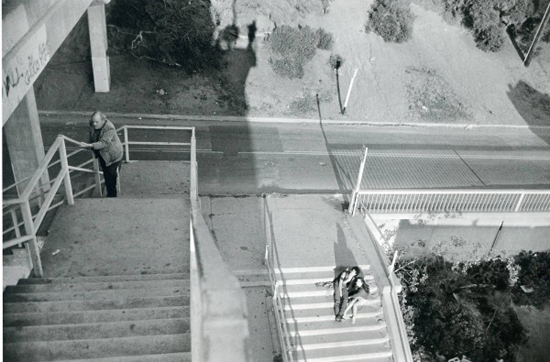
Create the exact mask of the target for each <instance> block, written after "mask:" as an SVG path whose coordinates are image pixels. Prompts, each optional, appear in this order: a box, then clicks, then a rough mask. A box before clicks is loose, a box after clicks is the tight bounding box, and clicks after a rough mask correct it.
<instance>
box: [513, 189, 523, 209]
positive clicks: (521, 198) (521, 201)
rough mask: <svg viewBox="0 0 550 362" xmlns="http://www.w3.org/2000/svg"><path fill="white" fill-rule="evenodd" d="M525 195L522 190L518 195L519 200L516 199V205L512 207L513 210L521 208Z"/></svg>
mask: <svg viewBox="0 0 550 362" xmlns="http://www.w3.org/2000/svg"><path fill="white" fill-rule="evenodd" d="M524 197H525V193H524V192H522V193H521V196H520V197H519V200H518V203H517V204H516V207H515V209H514V212H518V211H519V209H520V208H521V204H522V203H523V198H524Z"/></svg>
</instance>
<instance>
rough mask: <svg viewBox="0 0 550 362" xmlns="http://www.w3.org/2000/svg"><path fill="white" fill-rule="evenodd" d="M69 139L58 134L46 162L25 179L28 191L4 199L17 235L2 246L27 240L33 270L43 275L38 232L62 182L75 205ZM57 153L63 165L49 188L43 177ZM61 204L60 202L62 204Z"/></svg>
mask: <svg viewBox="0 0 550 362" xmlns="http://www.w3.org/2000/svg"><path fill="white" fill-rule="evenodd" d="M65 140H66V137H64V136H58V137H57V139H56V140H55V142H54V143H53V145H52V147H50V149H49V151H48V153H46V155H45V156H44V159H43V160H42V162H40V165H39V166H38V169H37V170H36V172H35V173H34V174H33V175H32V177H30V178H28V179H26V180H25V181H26V182H27V184H26V186H25V188H24V190H23V191H22V192H21V194H20V196H19V197H18V198H16V199H8V200H4V201H3V204H2V207H3V213H4V214H5V213H9V214H10V215H11V217H12V222H13V226H12V228H11V230H13V231H15V238H13V239H11V240H9V239H8V240H6V239H4V240H3V242H2V249H6V248H10V247H13V246H14V245H17V244H22V243H27V244H28V247H29V253H30V256H31V260H32V265H33V272H34V274H35V275H36V276H38V277H42V276H43V274H44V272H43V270H42V262H41V260H40V251H39V248H38V242H37V236H36V233H37V231H38V228H39V227H40V225H41V224H42V221H43V220H44V217H45V216H46V213H47V212H48V211H49V210H51V209H52V208H53V207H54V206H52V202H53V201H54V197H55V196H56V194H57V191H58V190H59V188H60V187H61V184H63V185H64V188H65V197H66V200H67V203H68V204H69V205H73V204H74V195H73V190H72V185H71V176H70V166H69V163H68V161H67V149H66V147H65ZM56 153H58V154H59V163H60V166H61V168H60V170H59V172H58V173H57V176H55V177H54V178H53V180H52V181H51V182H50V183H49V184H48V189H47V190H46V189H45V187H44V185H40V181H41V179H43V176H44V175H45V173H48V171H49V170H48V168H49V166H50V165H51V164H50V163H51V161H52V159H53V157H54V155H55V154H56ZM10 188H11V187H10ZM8 189H9V188H8ZM36 195H39V198H40V199H41V201H40V203H39V207H38V210H37V213H36V214H35V215H33V213H32V211H31V210H32V207H31V200H32V199H33V198H34V197H35V196H36ZM61 203H63V202H61ZM61 203H58V204H56V205H57V206H58V205H59V204H61ZM18 211H19V212H20V214H21V216H22V219H23V222H22V223H20V222H19V220H18V219H17V212H18ZM21 224H22V226H24V233H25V235H24V236H21V230H20V226H21ZM8 229H10V228H8ZM11 230H10V231H11Z"/></svg>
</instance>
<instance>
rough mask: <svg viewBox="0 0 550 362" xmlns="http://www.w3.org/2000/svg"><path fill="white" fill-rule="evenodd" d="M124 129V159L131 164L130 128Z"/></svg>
mask: <svg viewBox="0 0 550 362" xmlns="http://www.w3.org/2000/svg"><path fill="white" fill-rule="evenodd" d="M123 129H124V153H125V155H124V157H125V158H126V163H128V162H130V145H129V144H128V128H126V126H124V127H123Z"/></svg>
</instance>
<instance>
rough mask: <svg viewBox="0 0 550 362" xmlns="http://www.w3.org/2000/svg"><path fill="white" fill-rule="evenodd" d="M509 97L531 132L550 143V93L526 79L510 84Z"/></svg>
mask: <svg viewBox="0 0 550 362" xmlns="http://www.w3.org/2000/svg"><path fill="white" fill-rule="evenodd" d="M508 98H510V100H511V101H512V103H513V104H514V106H515V107H516V110H517V111H518V113H519V114H520V115H521V116H522V117H523V119H524V120H525V123H526V124H527V125H528V126H529V128H530V130H531V132H533V133H534V134H535V135H537V136H538V137H539V138H540V139H541V140H543V141H544V142H546V144H547V145H550V130H548V129H546V130H545V129H543V128H541V126H545V127H550V95H548V94H545V93H542V92H539V91H538V90H536V89H535V88H533V87H532V86H531V85H529V84H528V83H526V82H524V81H519V82H518V83H517V84H516V85H514V86H512V85H510V86H509V90H508Z"/></svg>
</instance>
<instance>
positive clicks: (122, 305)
mask: <svg viewBox="0 0 550 362" xmlns="http://www.w3.org/2000/svg"><path fill="white" fill-rule="evenodd" d="M185 305H189V296H188V295H186V296H173V297H146V298H127V299H121V298H115V299H104V300H72V301H67V300H64V301H48V302H20V303H4V315H6V314H8V313H56V312H75V311H87V310H104V309H133V308H155V307H174V306H185Z"/></svg>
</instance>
